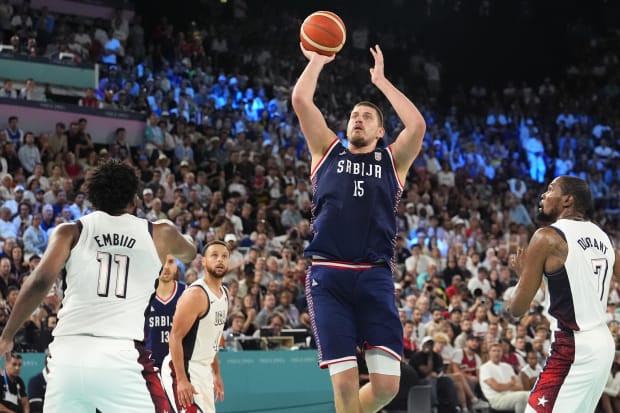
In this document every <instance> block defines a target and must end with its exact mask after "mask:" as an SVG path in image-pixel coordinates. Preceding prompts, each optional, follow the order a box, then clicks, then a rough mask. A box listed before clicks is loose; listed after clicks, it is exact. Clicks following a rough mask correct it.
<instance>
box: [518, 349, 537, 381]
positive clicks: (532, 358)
mask: <svg viewBox="0 0 620 413" xmlns="http://www.w3.org/2000/svg"><path fill="white" fill-rule="evenodd" d="M541 371H542V367H541V366H540V364H539V363H538V356H537V355H536V352H535V351H528V352H527V357H526V364H525V366H523V367H522V368H521V370H520V371H519V378H520V379H521V383H522V384H523V389H524V390H532V388H533V387H534V384H535V383H536V380H538V375H539V374H540V372H541Z"/></svg>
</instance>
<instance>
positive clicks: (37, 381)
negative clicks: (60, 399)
mask: <svg viewBox="0 0 620 413" xmlns="http://www.w3.org/2000/svg"><path fill="white" fill-rule="evenodd" d="M48 357H49V352H48V351H47V350H46V351H45V366H44V367H43V370H41V372H39V373H38V374H37V375H35V376H33V377H32V378H31V379H30V380H29V381H28V403H29V404H30V413H43V406H44V405H45V390H46V388H47V375H48V374H49V369H48V367H47V358H48Z"/></svg>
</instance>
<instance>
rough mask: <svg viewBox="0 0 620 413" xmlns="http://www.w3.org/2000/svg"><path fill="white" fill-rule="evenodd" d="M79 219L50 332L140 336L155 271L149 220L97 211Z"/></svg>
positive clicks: (157, 268) (157, 265) (157, 262)
mask: <svg viewBox="0 0 620 413" xmlns="http://www.w3.org/2000/svg"><path fill="white" fill-rule="evenodd" d="M79 221H80V223H81V226H82V228H81V232H80V236H79V239H78V241H77V243H76V244H75V246H74V247H73V249H72V250H71V254H70V256H69V259H68V260H67V263H66V265H65V269H66V278H65V283H66V290H65V294H64V299H63V302H62V308H61V310H60V311H59V313H58V325H57V326H56V328H55V329H54V336H68V335H88V336H98V337H111V338H120V339H130V340H140V341H141V340H143V339H144V314H145V310H146V308H147V305H148V303H149V299H150V297H151V295H152V294H153V291H154V289H155V280H156V279H157V276H158V274H159V271H160V269H161V261H160V258H159V255H158V254H157V250H156V248H155V244H154V243H153V239H152V225H151V223H150V222H148V221H146V220H144V219H140V218H137V217H135V216H132V215H129V214H123V215H120V216H112V215H108V214H106V213H104V212H100V211H98V212H93V213H92V214H89V215H86V216H84V217H82V218H81V219H80V220H79Z"/></svg>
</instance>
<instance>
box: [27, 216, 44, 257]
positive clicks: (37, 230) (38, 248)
mask: <svg viewBox="0 0 620 413" xmlns="http://www.w3.org/2000/svg"><path fill="white" fill-rule="evenodd" d="M41 219H42V218H41V214H34V215H33V216H32V223H31V224H30V225H29V226H28V228H27V229H26V231H25V232H24V256H25V258H26V259H29V258H30V257H31V256H32V255H39V256H40V255H43V251H45V248H46V247H47V232H45V231H43V230H42V229H41Z"/></svg>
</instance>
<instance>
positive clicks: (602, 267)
mask: <svg viewBox="0 0 620 413" xmlns="http://www.w3.org/2000/svg"><path fill="white" fill-rule="evenodd" d="M608 267H609V263H608V262H607V258H595V259H593V260H592V272H593V273H594V276H596V277H598V278H599V280H598V281H600V286H601V290H600V291H601V296H600V298H599V300H601V301H603V298H606V297H603V295H604V294H605V281H607V270H608V269H609V268H608ZM597 288H598V283H597Z"/></svg>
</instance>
